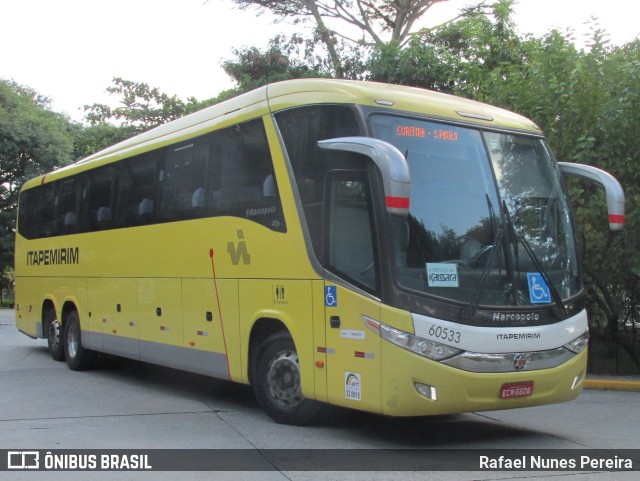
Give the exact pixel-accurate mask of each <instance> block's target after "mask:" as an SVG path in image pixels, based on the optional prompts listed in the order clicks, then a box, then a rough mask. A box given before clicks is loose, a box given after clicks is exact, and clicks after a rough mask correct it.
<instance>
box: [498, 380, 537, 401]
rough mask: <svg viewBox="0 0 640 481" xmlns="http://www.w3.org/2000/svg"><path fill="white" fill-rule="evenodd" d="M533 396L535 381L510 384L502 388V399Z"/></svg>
mask: <svg viewBox="0 0 640 481" xmlns="http://www.w3.org/2000/svg"><path fill="white" fill-rule="evenodd" d="M532 394H533V381H523V382H508V383H506V384H503V385H502V387H501V388H500V399H511V398H514V397H527V396H531V395H532Z"/></svg>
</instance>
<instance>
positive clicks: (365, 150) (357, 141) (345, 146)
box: [318, 137, 411, 216]
mask: <svg viewBox="0 0 640 481" xmlns="http://www.w3.org/2000/svg"><path fill="white" fill-rule="evenodd" d="M318 146H319V147H320V148H322V149H327V150H340V151H344V152H356V153H358V154H362V155H366V156H367V157H369V158H370V159H371V160H373V162H374V163H375V164H376V166H377V167H378V169H379V170H380V172H381V173H382V180H383V184H384V196H385V204H386V206H387V212H389V213H391V214H399V215H404V216H406V215H408V214H409V194H410V193H411V174H410V173H409V164H407V160H406V159H405V158H404V155H402V153H401V152H400V151H399V150H398V149H396V148H395V147H394V146H393V145H391V144H389V143H387V142H384V141H382V140H379V139H373V138H370V137H342V138H337V139H329V140H321V141H319V142H318Z"/></svg>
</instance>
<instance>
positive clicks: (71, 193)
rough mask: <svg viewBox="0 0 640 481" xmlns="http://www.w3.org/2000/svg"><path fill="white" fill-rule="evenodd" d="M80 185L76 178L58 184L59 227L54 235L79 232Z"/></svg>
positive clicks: (57, 217)
mask: <svg viewBox="0 0 640 481" xmlns="http://www.w3.org/2000/svg"><path fill="white" fill-rule="evenodd" d="M79 184H80V182H76V179H75V178H70V179H65V180H62V181H60V182H59V184H58V188H57V190H56V198H55V205H56V219H57V225H56V230H55V233H54V235H60V234H72V233H74V232H77V231H78V226H79V224H78V220H79V219H78V217H79V201H80V198H79V189H78V186H79Z"/></svg>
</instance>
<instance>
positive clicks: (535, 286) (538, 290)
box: [527, 272, 551, 304]
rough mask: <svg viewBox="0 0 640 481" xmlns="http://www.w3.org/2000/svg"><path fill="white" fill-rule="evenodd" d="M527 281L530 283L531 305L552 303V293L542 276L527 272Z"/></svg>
mask: <svg viewBox="0 0 640 481" xmlns="http://www.w3.org/2000/svg"><path fill="white" fill-rule="evenodd" d="M527 281H528V282H529V299H530V300H531V304H549V303H550V302H551V291H550V290H549V286H548V285H547V283H546V282H545V280H544V277H542V274H540V273H538V272H527Z"/></svg>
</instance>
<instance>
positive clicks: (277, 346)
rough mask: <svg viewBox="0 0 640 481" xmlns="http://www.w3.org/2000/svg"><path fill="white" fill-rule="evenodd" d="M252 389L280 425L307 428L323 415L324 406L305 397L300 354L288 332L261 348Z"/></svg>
mask: <svg viewBox="0 0 640 481" xmlns="http://www.w3.org/2000/svg"><path fill="white" fill-rule="evenodd" d="M252 387H253V392H254V393H255V396H256V399H257V401H258V404H259V405H260V407H261V408H262V409H263V410H264V411H265V412H266V413H267V414H268V415H269V417H270V418H271V419H273V420H274V421H276V422H277V423H280V424H291V425H295V426H303V425H305V424H310V423H312V422H313V421H315V420H316V419H317V418H318V416H319V414H320V411H321V407H322V405H321V404H320V403H318V402H317V401H313V400H310V399H305V398H304V397H303V396H302V392H301V389H300V388H301V377H300V367H299V360H298V354H297V353H296V348H295V345H294V343H293V339H292V338H291V336H290V335H289V333H288V332H278V333H276V334H272V335H271V336H269V337H268V338H267V339H265V340H264V342H263V343H262V344H261V345H260V347H259V349H258V351H257V353H256V355H255V356H254V363H253V382H252Z"/></svg>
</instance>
